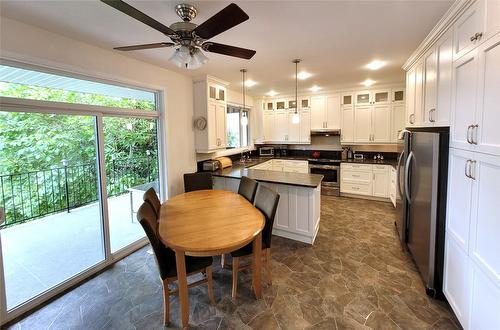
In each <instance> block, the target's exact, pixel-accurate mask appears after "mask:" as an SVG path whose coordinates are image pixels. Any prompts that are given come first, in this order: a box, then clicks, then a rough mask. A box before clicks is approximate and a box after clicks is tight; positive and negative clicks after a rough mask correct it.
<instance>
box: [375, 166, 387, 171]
mask: <svg viewBox="0 0 500 330" xmlns="http://www.w3.org/2000/svg"><path fill="white" fill-rule="evenodd" d="M373 170H374V171H377V172H387V171H388V170H389V166H387V165H373Z"/></svg>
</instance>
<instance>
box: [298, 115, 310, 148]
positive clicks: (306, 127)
mask: <svg viewBox="0 0 500 330" xmlns="http://www.w3.org/2000/svg"><path fill="white" fill-rule="evenodd" d="M299 141H300V142H301V143H311V110H309V108H303V109H301V110H300V137H299Z"/></svg>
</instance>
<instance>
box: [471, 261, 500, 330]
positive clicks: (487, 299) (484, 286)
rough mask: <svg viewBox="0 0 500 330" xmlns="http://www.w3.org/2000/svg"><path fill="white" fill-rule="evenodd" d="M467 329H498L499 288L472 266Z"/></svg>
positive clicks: (499, 327)
mask: <svg viewBox="0 0 500 330" xmlns="http://www.w3.org/2000/svg"><path fill="white" fill-rule="evenodd" d="M472 266H473V267H472V284H471V286H472V290H471V291H472V292H471V305H470V306H471V311H470V320H469V322H470V323H469V326H468V328H469V329H500V313H499V312H498V311H500V299H498V297H500V286H498V285H495V283H494V282H493V281H491V280H490V279H489V278H488V277H487V276H486V275H485V274H484V273H483V272H482V271H481V270H480V269H478V267H476V266H475V265H473V264H472Z"/></svg>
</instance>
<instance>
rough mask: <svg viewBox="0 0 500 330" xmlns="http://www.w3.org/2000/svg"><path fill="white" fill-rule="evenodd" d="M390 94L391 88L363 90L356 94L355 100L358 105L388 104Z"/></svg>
mask: <svg viewBox="0 0 500 330" xmlns="http://www.w3.org/2000/svg"><path fill="white" fill-rule="evenodd" d="M390 96H391V91H390V90H376V91H362V92H357V93H356V94H355V101H356V105H370V104H387V103H389V102H390Z"/></svg>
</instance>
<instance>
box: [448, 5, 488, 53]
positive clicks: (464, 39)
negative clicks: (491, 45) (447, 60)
mask: <svg viewBox="0 0 500 330" xmlns="http://www.w3.org/2000/svg"><path fill="white" fill-rule="evenodd" d="M484 4H485V2H484V1H481V0H478V1H476V2H475V3H473V4H472V6H470V7H469V9H467V11H465V13H463V14H462V15H461V16H460V18H459V19H458V20H457V21H456V22H455V24H454V26H453V30H454V41H455V42H454V51H453V58H454V59H455V60H456V59H458V58H460V57H461V56H462V55H464V54H466V53H467V52H468V51H469V50H471V49H472V48H474V47H475V46H476V45H477V44H478V43H479V41H480V40H481V37H479V38H477V37H476V36H477V35H478V33H483V32H484V30H483V22H484Z"/></svg>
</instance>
